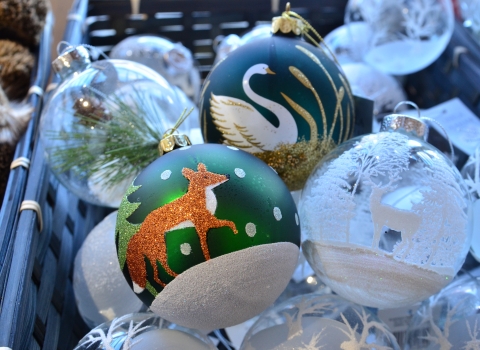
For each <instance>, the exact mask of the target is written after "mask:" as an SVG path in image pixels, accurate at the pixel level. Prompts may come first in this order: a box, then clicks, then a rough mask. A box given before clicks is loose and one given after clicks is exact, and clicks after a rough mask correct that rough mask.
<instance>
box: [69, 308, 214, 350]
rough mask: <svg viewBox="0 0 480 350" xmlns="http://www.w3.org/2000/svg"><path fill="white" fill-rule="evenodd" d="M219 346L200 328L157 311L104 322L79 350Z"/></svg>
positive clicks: (205, 349) (168, 349)
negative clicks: (186, 325)
mask: <svg viewBox="0 0 480 350" xmlns="http://www.w3.org/2000/svg"><path fill="white" fill-rule="evenodd" d="M145 349H148V350H178V349H195V350H216V349H217V348H216V347H215V345H213V343H212V341H211V340H210V339H209V338H208V337H207V336H206V335H204V334H203V333H200V332H198V331H196V330H193V329H189V328H184V327H180V326H177V325H175V324H172V323H169V322H168V321H165V320H164V319H162V318H160V317H158V316H155V315H154V314H153V313H134V314H128V315H125V316H122V317H119V318H116V319H114V320H112V321H111V322H107V323H104V324H101V325H100V326H98V327H96V328H94V329H92V330H91V331H90V332H89V333H88V334H87V335H86V336H85V337H83V338H82V339H81V340H80V342H79V343H78V345H77V347H76V348H75V350H145Z"/></svg>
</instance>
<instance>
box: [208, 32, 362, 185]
mask: <svg viewBox="0 0 480 350" xmlns="http://www.w3.org/2000/svg"><path fill="white" fill-rule="evenodd" d="M353 103H354V101H353V96H352V93H351V90H350V86H349V84H348V81H347V78H346V77H345V75H344V74H343V72H342V71H341V70H340V69H339V68H338V66H337V64H335V62H334V61H333V60H332V59H331V58H330V57H329V56H328V55H327V54H326V53H325V52H324V50H323V49H322V48H320V47H317V46H314V45H312V44H310V43H307V42H306V41H304V40H302V39H301V38H300V37H298V36H296V35H294V34H293V33H287V34H283V33H277V34H272V36H271V37H268V38H263V39H258V40H256V41H253V42H251V43H248V44H246V45H244V46H241V47H239V48H237V49H236V50H235V51H233V52H231V53H230V54H229V55H228V56H227V57H226V58H225V59H224V60H223V61H221V62H220V63H218V64H217V65H216V66H215V67H214V68H213V69H212V71H211V72H210V74H209V75H208V76H207V78H206V79H205V82H204V85H203V88H202V92H201V97H200V111H201V125H202V132H203V137H204V139H205V142H210V143H223V144H226V145H230V146H234V147H237V148H240V149H242V150H244V151H247V152H249V153H252V154H254V155H255V156H257V157H258V158H260V159H262V160H264V161H265V162H266V163H267V164H268V165H270V166H271V167H272V168H274V169H275V170H276V171H277V173H278V174H279V175H280V177H281V178H282V179H283V180H284V182H285V183H286V185H287V186H288V187H289V189H290V190H298V189H301V188H302V187H303V185H304V183H305V181H306V179H307V178H308V176H309V174H310V172H311V170H312V169H313V167H314V166H315V165H316V164H317V163H318V162H319V161H320V160H321V159H322V158H323V156H324V155H326V154H327V153H328V152H330V151H331V150H332V149H333V148H334V147H336V145H338V144H339V143H341V142H343V141H345V140H347V139H349V138H350V137H351V136H352V132H353V124H354V105H353Z"/></svg>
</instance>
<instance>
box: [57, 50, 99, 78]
mask: <svg viewBox="0 0 480 350" xmlns="http://www.w3.org/2000/svg"><path fill="white" fill-rule="evenodd" d="M90 63H91V60H90V54H89V52H88V50H87V49H86V48H85V47H83V46H76V47H74V46H70V47H68V48H67V50H66V51H65V52H64V53H62V54H61V55H60V56H58V57H57V58H56V59H55V60H54V61H53V62H52V68H53V70H54V71H55V73H57V74H58V75H59V76H60V77H61V78H62V80H65V79H66V78H67V77H68V76H69V75H71V74H73V73H75V72H78V71H81V70H83V69H85V68H86V67H87V66H88V65H89V64H90Z"/></svg>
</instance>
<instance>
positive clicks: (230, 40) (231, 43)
mask: <svg viewBox="0 0 480 350" xmlns="http://www.w3.org/2000/svg"><path fill="white" fill-rule="evenodd" d="M271 35H272V25H271V24H259V25H257V26H255V27H253V28H252V29H251V30H250V31H248V32H247V33H245V34H243V35H242V37H239V36H238V35H235V34H230V35H227V36H226V37H217V38H215V41H216V42H218V44H216V45H215V44H214V49H215V52H216V53H217V55H216V56H215V61H214V62H213V65H215V64H217V63H218V62H220V61H221V60H223V59H224V58H225V57H227V55H228V54H229V53H230V52H232V51H233V50H235V49H236V48H238V47H239V46H242V45H245V44H248V43H249V42H252V41H255V40H258V39H263V38H267V37H270V36H271Z"/></svg>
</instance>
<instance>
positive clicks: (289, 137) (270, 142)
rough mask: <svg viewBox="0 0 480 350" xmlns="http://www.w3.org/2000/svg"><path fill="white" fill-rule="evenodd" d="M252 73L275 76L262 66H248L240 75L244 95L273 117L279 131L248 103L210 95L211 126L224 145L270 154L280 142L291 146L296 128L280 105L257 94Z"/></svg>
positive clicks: (295, 137)
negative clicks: (214, 128)
mask: <svg viewBox="0 0 480 350" xmlns="http://www.w3.org/2000/svg"><path fill="white" fill-rule="evenodd" d="M254 74H275V73H274V72H272V71H271V70H270V68H268V65H266V64H264V63H260V64H256V65H254V66H252V67H250V68H249V69H248V70H247V71H246V72H245V75H244V76H243V81H242V85H243V90H244V91H245V94H246V95H247V96H248V97H249V98H250V99H251V100H252V101H254V102H256V103H258V104H259V105H260V106H262V107H265V108H266V109H268V110H270V111H272V112H273V114H275V116H276V117H277V118H278V120H279V126H278V128H277V127H275V126H273V125H272V124H271V123H270V122H269V121H268V120H267V119H265V117H264V116H263V115H262V114H261V113H260V112H259V111H257V110H256V109H255V107H253V106H252V105H251V104H250V103H248V102H245V101H242V100H240V99H238V98H234V97H228V96H218V95H214V94H213V93H212V94H211V98H210V113H211V115H212V118H213V123H214V124H215V125H216V127H217V129H218V130H219V131H220V132H221V133H222V134H223V138H224V139H225V140H224V143H225V144H229V145H232V146H235V147H238V148H241V149H243V150H245V151H247V152H250V153H256V152H263V151H271V150H273V149H275V147H276V146H278V145H279V144H281V143H288V144H294V143H296V142H297V138H298V128H297V123H296V122H295V119H294V118H293V116H292V114H291V113H290V112H289V111H288V110H287V109H286V108H285V107H283V106H282V105H280V104H278V103H276V102H273V101H270V100H267V99H266V98H264V97H262V96H259V95H257V94H256V93H255V92H253V90H252V89H251V87H250V85H249V80H250V78H251V77H252V76H253V75H254Z"/></svg>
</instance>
